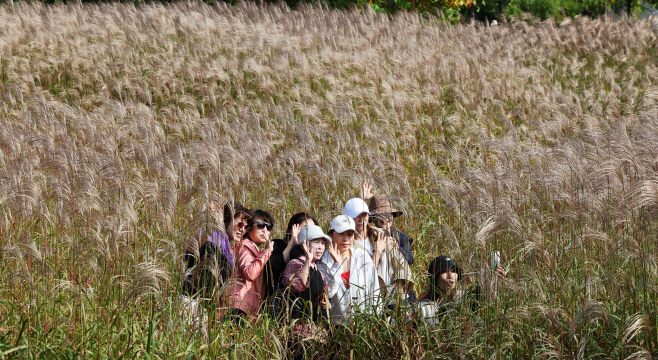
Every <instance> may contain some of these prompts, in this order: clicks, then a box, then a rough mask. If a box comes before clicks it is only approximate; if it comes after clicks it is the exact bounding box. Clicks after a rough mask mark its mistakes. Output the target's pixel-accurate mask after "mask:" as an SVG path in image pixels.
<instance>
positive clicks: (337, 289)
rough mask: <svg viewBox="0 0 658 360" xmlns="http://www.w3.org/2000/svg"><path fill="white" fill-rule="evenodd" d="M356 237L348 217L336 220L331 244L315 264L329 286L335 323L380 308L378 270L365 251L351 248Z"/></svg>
mask: <svg viewBox="0 0 658 360" xmlns="http://www.w3.org/2000/svg"><path fill="white" fill-rule="evenodd" d="M355 235H356V227H355V223H354V220H353V219H352V218H351V217H350V216H347V215H339V216H337V217H335V218H334V219H333V220H332V221H331V225H330V226H329V236H331V241H332V244H331V246H330V247H329V249H328V251H327V252H325V253H324V255H323V256H322V259H320V262H319V265H318V267H319V268H320V271H322V272H323V273H324V274H325V278H326V279H327V282H328V285H329V286H328V295H329V298H330V299H331V315H332V321H334V322H346V321H349V318H350V316H351V315H352V314H353V313H354V312H370V313H372V312H375V313H379V312H380V311H381V309H382V301H381V299H380V297H379V295H380V283H379V277H378V275H377V268H376V267H375V264H374V263H373V262H372V259H371V258H370V256H369V255H368V253H367V252H366V251H365V250H363V249H361V248H354V247H353V246H352V245H353V244H354V236H355Z"/></svg>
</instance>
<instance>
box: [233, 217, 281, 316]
mask: <svg viewBox="0 0 658 360" xmlns="http://www.w3.org/2000/svg"><path fill="white" fill-rule="evenodd" d="M273 227H274V217H272V215H270V213H268V212H267V211H263V210H255V211H254V212H253V215H252V217H250V218H249V219H248V221H247V232H246V233H245V234H244V236H243V238H242V240H241V241H240V243H239V244H238V247H237V249H236V250H237V264H236V270H235V272H234V273H233V277H232V278H231V281H230V284H229V289H228V291H227V295H228V300H227V301H226V304H225V308H224V309H223V310H224V311H228V315H229V316H230V317H231V318H232V319H233V320H234V321H235V322H236V323H237V324H241V323H242V320H241V319H242V318H243V317H245V316H249V317H255V316H257V315H258V313H259V312H260V305H261V301H262V300H263V297H264V295H265V283H264V281H263V269H264V268H265V264H266V263H267V261H268V260H269V258H270V255H271V254H272V248H273V246H274V244H273V243H272V242H271V241H270V232H271V231H272V228H273ZM263 245H264V246H265V248H264V249H263V250H259V249H258V247H259V246H263Z"/></svg>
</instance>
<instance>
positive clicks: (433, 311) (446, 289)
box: [417, 255, 506, 325]
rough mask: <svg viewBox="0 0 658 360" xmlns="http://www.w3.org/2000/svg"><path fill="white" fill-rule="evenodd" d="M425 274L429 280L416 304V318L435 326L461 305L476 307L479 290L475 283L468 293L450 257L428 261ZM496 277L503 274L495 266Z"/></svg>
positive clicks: (466, 282) (463, 277) (460, 273)
mask: <svg viewBox="0 0 658 360" xmlns="http://www.w3.org/2000/svg"><path fill="white" fill-rule="evenodd" d="M427 273H428V275H429V278H430V280H429V288H428V289H427V291H426V292H425V293H423V294H422V295H421V296H420V301H419V302H418V303H417V309H418V315H419V316H418V318H422V319H425V322H426V323H427V324H429V325H438V324H439V322H440V321H441V318H442V317H443V315H444V314H445V313H447V312H448V311H449V310H452V309H456V308H458V307H460V306H462V305H467V306H470V308H471V310H473V311H474V310H475V309H476V308H477V306H478V304H479V302H480V299H481V291H480V287H479V285H477V284H476V285H475V286H474V287H471V289H470V290H466V289H464V287H469V285H470V282H469V281H468V279H465V277H466V276H465V275H464V274H463V271H462V268H461V267H460V266H458V265H457V264H456V263H455V261H454V260H453V259H452V258H450V257H448V256H445V255H442V256H437V257H436V258H434V259H433V260H432V262H430V265H429V267H428V270H427ZM496 275H497V276H498V277H499V278H500V279H503V278H504V277H505V275H506V274H505V271H504V270H503V269H502V268H501V267H498V268H497V269H496ZM461 282H464V283H465V286H464V287H458V286H457V285H458V284H459V283H461Z"/></svg>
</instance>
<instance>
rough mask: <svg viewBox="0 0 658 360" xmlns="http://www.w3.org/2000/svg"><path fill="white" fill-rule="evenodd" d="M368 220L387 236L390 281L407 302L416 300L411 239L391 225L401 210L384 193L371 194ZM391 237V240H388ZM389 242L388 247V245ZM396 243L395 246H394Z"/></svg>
mask: <svg viewBox="0 0 658 360" xmlns="http://www.w3.org/2000/svg"><path fill="white" fill-rule="evenodd" d="M369 209H370V214H371V216H370V220H371V221H372V223H374V225H375V229H376V230H379V229H381V231H383V232H384V236H385V237H386V238H387V249H386V250H387V251H386V255H387V259H390V260H389V261H388V265H389V271H388V273H389V275H390V277H391V283H392V284H393V285H395V288H396V289H397V290H400V291H401V292H403V293H404V294H405V297H406V298H407V299H408V300H409V302H415V301H416V293H415V292H414V290H413V280H412V278H411V269H410V266H411V265H413V263H414V254H413V251H412V250H411V244H412V243H413V239H412V238H410V237H409V236H407V235H406V234H405V233H403V232H401V231H399V230H396V229H394V228H393V227H392V225H393V219H394V218H396V217H398V216H400V215H402V211H399V210H398V209H396V208H394V207H393V204H391V201H390V199H389V198H388V196H386V195H373V196H372V197H371V198H370V206H369ZM390 239H393V241H394V242H393V241H390ZM389 244H390V247H389ZM395 245H397V246H395Z"/></svg>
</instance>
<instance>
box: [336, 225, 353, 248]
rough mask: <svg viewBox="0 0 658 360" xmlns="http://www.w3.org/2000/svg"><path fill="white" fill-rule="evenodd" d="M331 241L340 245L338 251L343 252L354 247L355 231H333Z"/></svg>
mask: <svg viewBox="0 0 658 360" xmlns="http://www.w3.org/2000/svg"><path fill="white" fill-rule="evenodd" d="M331 241H332V242H333V243H334V244H336V245H338V251H340V252H343V251H347V249H349V248H351V247H352V243H353V242H354V231H352V230H347V231H344V232H342V233H339V232H338V231H333V232H332V233H331Z"/></svg>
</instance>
